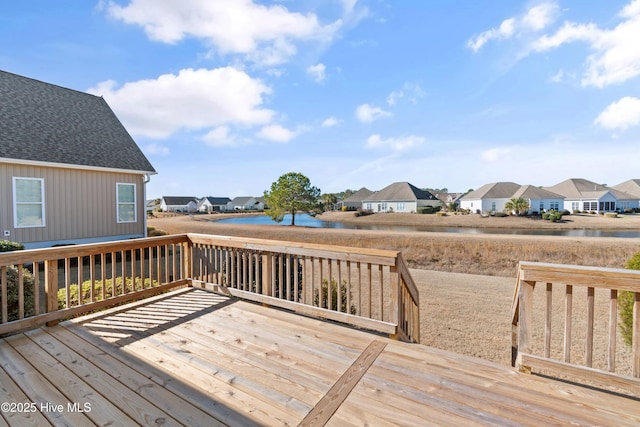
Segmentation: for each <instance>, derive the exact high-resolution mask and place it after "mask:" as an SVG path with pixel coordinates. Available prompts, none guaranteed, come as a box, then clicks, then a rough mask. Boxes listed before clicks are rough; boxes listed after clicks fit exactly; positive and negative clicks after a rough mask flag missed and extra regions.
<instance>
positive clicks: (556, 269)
mask: <svg viewBox="0 0 640 427" xmlns="http://www.w3.org/2000/svg"><path fill="white" fill-rule="evenodd" d="M518 270H519V271H518V276H519V280H522V281H531V282H550V283H563V284H565V285H582V286H590V287H595V288H607V289H620V290H630V291H640V271H638V270H627V269H623V268H606V267H587V266H580V265H566V264H549V263H541V262H530V261H520V266H519V269H518Z"/></svg>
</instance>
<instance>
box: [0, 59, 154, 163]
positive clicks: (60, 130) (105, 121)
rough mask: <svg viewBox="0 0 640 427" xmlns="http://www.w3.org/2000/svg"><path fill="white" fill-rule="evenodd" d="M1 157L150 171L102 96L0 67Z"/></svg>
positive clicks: (145, 159) (146, 161)
mask: <svg viewBox="0 0 640 427" xmlns="http://www.w3.org/2000/svg"><path fill="white" fill-rule="evenodd" d="M0 158H4V159H13V160H17V161H27V162H44V163H60V164H64V165H76V166H87V167H97V168H109V169H121V170H130V171H140V172H147V173H155V169H154V168H153V166H152V165H151V163H149V160H147V158H146V157H145V156H144V154H143V153H142V151H141V150H140V148H139V147H138V146H137V145H136V143H135V141H134V140H133V139H132V138H131V136H130V135H129V133H128V132H127V131H126V129H125V128H124V126H122V123H120V121H119V120H118V118H117V117H116V116H115V114H114V113H113V111H112V110H111V108H110V107H109V106H108V105H107V103H106V102H105V100H104V99H103V98H101V97H98V96H95V95H90V94H88V93H84V92H79V91H75V90H72V89H67V88H63V87H61V86H56V85H52V84H49V83H44V82H41V81H38V80H34V79H30V78H27V77H22V76H18V75H16V74H12V73H8V72H6V71H1V70H0Z"/></svg>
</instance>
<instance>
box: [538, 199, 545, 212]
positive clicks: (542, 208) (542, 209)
mask: <svg viewBox="0 0 640 427" xmlns="http://www.w3.org/2000/svg"><path fill="white" fill-rule="evenodd" d="M538 212H544V200H540V210H539V211H538Z"/></svg>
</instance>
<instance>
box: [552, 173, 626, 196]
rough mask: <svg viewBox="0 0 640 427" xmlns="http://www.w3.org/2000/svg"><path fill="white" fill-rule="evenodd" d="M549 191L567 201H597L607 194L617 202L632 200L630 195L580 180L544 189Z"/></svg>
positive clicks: (575, 179)
mask: <svg viewBox="0 0 640 427" xmlns="http://www.w3.org/2000/svg"><path fill="white" fill-rule="evenodd" d="M545 188H546V189H547V190H549V191H553V192H554V193H558V194H561V195H563V196H564V197H565V198H567V199H583V198H589V199H599V198H601V197H603V196H605V195H606V194H607V193H610V194H611V195H613V197H615V198H617V199H618V200H629V199H634V197H633V196H632V195H631V194H627V193H625V192H624V191H621V190H619V189H615V188H609V187H607V186H606V185H601V184H596V183H595V182H593V181H589V180H587V179H582V178H570V179H567V180H565V181H562V182H560V183H558V184H556V185H554V186H552V187H545Z"/></svg>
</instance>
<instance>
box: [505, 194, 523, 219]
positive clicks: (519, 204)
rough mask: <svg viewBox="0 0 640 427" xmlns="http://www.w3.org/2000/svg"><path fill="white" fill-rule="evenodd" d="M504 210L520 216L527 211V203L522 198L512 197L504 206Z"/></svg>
mask: <svg viewBox="0 0 640 427" xmlns="http://www.w3.org/2000/svg"><path fill="white" fill-rule="evenodd" d="M504 208H505V209H506V210H507V211H508V212H515V214H516V215H521V214H524V213H526V212H527V211H528V210H529V202H527V201H526V200H525V199H523V198H522V197H513V198H511V199H509V200H508V201H507V203H505V204H504Z"/></svg>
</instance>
